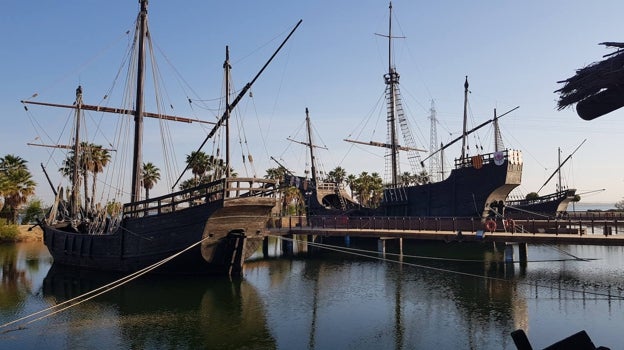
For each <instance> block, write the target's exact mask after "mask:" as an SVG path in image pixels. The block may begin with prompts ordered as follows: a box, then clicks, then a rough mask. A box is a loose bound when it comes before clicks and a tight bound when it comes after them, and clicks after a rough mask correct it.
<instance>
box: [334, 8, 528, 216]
mask: <svg viewBox="0 0 624 350" xmlns="http://www.w3.org/2000/svg"><path fill="white" fill-rule="evenodd" d="M389 9H390V16H389V24H388V34H387V35H383V36H385V37H387V38H388V72H387V73H386V74H385V75H384V80H385V84H386V91H385V95H386V103H387V130H388V132H387V134H388V140H387V142H375V141H370V142H365V141H364V142H363V141H357V140H350V139H346V140H345V141H348V142H355V143H360V144H366V145H372V146H378V147H383V148H385V149H386V157H385V158H386V160H387V162H389V165H386V168H387V169H388V168H389V169H390V173H391V175H390V181H389V183H387V184H386V186H385V189H384V191H383V199H382V200H381V205H380V207H379V208H377V209H376V211H375V212H376V214H377V215H382V216H419V217H424V216H429V217H434V216H435V217H479V218H482V217H485V216H487V215H488V214H489V212H490V210H491V207H490V205H491V204H496V205H498V203H500V202H503V201H504V200H505V199H506V198H507V196H508V195H509V193H510V192H511V191H512V190H513V189H514V188H515V187H517V186H518V185H520V181H521V177H522V166H523V162H522V154H521V152H520V151H517V150H508V149H504V150H497V151H495V152H493V153H486V154H474V155H468V154H467V151H466V150H467V147H466V142H467V136H468V135H469V134H471V133H472V132H475V131H477V130H478V129H480V128H482V127H483V126H485V125H488V124H490V123H492V122H496V121H497V120H498V119H499V118H500V117H502V116H503V115H505V114H507V113H505V114H503V115H501V116H498V117H497V116H495V117H494V118H493V119H491V120H488V121H486V122H484V123H482V124H480V125H479V126H477V127H475V128H473V129H471V130H467V98H468V86H469V85H468V78H467V77H466V80H465V83H464V119H463V120H464V121H463V132H462V136H461V137H459V138H457V139H455V140H453V141H452V142H450V143H448V144H446V145H444V146H443V147H442V148H440V149H439V150H438V151H436V153H437V152H442V151H443V150H444V149H446V148H447V147H448V146H450V145H452V144H454V143H455V142H458V141H460V140H461V141H462V151H461V156H460V157H459V158H457V159H455V162H454V168H453V169H452V170H451V171H450V174H449V176H448V177H447V178H445V179H443V180H441V181H437V182H432V181H425V182H424V183H420V184H408V185H405V184H403V183H402V182H401V180H400V174H401V173H400V167H399V163H400V161H399V153H400V152H406V153H407V160H408V161H409V163H410V165H411V167H412V169H418V165H420V166H421V167H422V168H423V169H424V164H423V161H420V155H419V154H418V152H420V151H422V150H420V149H418V148H417V147H416V144H415V142H414V138H413V136H412V134H411V131H410V130H409V124H408V122H407V118H406V116H405V115H404V111H403V106H402V102H401V95H400V91H399V73H398V72H397V70H396V67H395V66H394V64H393V62H392V39H393V36H392V3H390V6H389ZM400 134H402V136H403V140H404V144H400V143H399V135H400ZM431 155H432V154H430V155H429V157H431ZM425 160H426V159H425ZM414 171H417V170H414Z"/></svg>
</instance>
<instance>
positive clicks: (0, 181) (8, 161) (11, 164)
mask: <svg viewBox="0 0 624 350" xmlns="http://www.w3.org/2000/svg"><path fill="white" fill-rule="evenodd" d="M19 169H27V167H26V160H24V159H22V158H21V157H19V156H16V155H13V154H7V155H6V156H4V157H2V158H0V199H2V201H1V202H0V211H1V210H2V208H3V207H4V203H5V201H6V199H3V198H4V197H5V193H8V191H9V179H8V178H7V176H6V174H7V173H8V172H9V171H13V170H19Z"/></svg>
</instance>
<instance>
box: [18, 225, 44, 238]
mask: <svg viewBox="0 0 624 350" xmlns="http://www.w3.org/2000/svg"><path fill="white" fill-rule="evenodd" d="M31 227H32V225H19V227H18V228H19V234H18V235H17V237H16V238H15V240H16V241H17V242H36V241H43V230H42V229H41V227H39V226H35V227H32V230H30V231H29V229H30V228H31Z"/></svg>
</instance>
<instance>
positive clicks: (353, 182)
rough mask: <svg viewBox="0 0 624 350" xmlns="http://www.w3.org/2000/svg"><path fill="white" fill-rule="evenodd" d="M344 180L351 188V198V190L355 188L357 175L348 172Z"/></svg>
mask: <svg viewBox="0 0 624 350" xmlns="http://www.w3.org/2000/svg"><path fill="white" fill-rule="evenodd" d="M346 181H347V185H349V188H350V189H351V197H352V198H353V197H354V196H353V192H354V190H355V186H356V181H357V176H355V175H354V174H350V175H349V176H347V178H346Z"/></svg>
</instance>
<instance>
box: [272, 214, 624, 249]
mask: <svg viewBox="0 0 624 350" xmlns="http://www.w3.org/2000/svg"><path fill="white" fill-rule="evenodd" d="M275 226H276V227H274V228H271V229H270V234H273V235H291V234H296V235H315V236H329V237H340V236H343V237H347V236H348V237H368V238H383V239H388V238H404V239H416V240H437V241H445V242H451V241H458V240H461V241H465V242H470V241H474V242H477V241H483V242H495V243H525V244H578V245H604V246H624V221H621V220H618V219H614V220H607V219H601V220H592V221H583V220H516V221H514V222H512V223H507V222H502V221H499V222H498V225H496V229H495V230H493V231H488V230H487V229H486V227H485V224H484V223H483V222H481V221H480V220H478V219H471V218H404V217H355V218H353V217H331V216H318V217H311V218H305V217H295V216H293V217H287V218H283V219H282V220H281V222H280V224H277V225H275ZM460 232H461V233H460Z"/></svg>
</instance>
